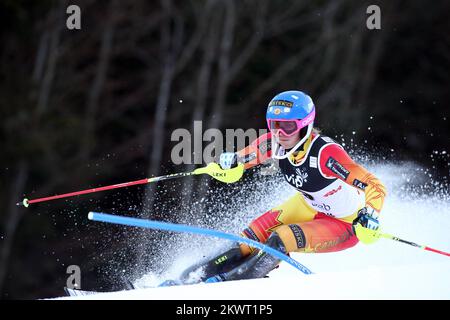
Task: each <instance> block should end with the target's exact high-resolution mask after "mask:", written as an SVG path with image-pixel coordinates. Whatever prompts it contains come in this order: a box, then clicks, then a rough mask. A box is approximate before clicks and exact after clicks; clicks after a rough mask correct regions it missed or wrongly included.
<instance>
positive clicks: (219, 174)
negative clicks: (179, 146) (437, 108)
mask: <svg viewBox="0 0 450 320" xmlns="http://www.w3.org/2000/svg"><path fill="white" fill-rule="evenodd" d="M243 173H244V165H243V164H239V165H238V166H237V167H234V168H232V169H228V170H223V169H222V168H221V167H220V166H219V165H218V164H217V163H215V162H211V163H209V164H208V165H207V166H206V167H201V168H197V169H195V170H194V171H191V172H181V173H174V174H168V175H165V176H159V177H153V178H147V179H141V180H136V181H130V182H124V183H119V184H113V185H109V186H105V187H99V188H92V189H86V190H81V191H75V192H70V193H64V194H60V195H55V196H50V197H44V198H37V199H32V200H29V199H27V198H24V199H23V200H22V201H21V202H18V203H17V205H18V206H20V205H22V206H24V207H26V208H28V207H29V205H30V204H33V203H38V202H45V201H50V200H55V199H62V198H68V197H73V196H78V195H82V194H88V193H94V192H100V191H105V190H111V189H117V188H124V187H129V186H135V185H140V184H147V183H151V182H158V181H163V180H169V179H176V178H182V177H188V176H192V175H199V174H207V175H210V176H211V177H213V178H214V179H216V180H219V181H221V182H225V183H233V182H236V181H238V180H239V179H240V178H241V177H242V174H243Z"/></svg>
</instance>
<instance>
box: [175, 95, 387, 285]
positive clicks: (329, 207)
mask: <svg viewBox="0 0 450 320" xmlns="http://www.w3.org/2000/svg"><path fill="white" fill-rule="evenodd" d="M266 118H267V125H268V127H269V130H270V132H269V133H267V134H264V135H262V136H260V137H259V138H258V139H256V140H255V141H254V142H252V143H251V144H250V145H249V146H247V147H246V148H244V149H243V150H241V151H238V152H237V153H229V152H226V153H223V154H222V155H221V156H220V161H219V162H220V166H221V167H222V169H230V168H232V167H234V166H236V165H237V164H238V163H244V167H245V168H246V169H248V168H251V167H253V166H255V165H258V164H261V163H263V162H265V161H266V160H269V159H270V158H271V157H272V158H275V159H277V160H279V167H280V169H281V172H282V174H283V175H284V178H285V180H286V181H287V182H288V183H289V184H290V185H291V186H292V187H294V188H295V189H296V190H297V191H298V192H297V193H296V194H295V195H294V196H292V197H291V198H290V199H288V200H287V201H285V202H284V203H282V204H281V205H280V206H278V207H275V208H273V209H271V210H269V211H267V212H266V213H264V214H262V215H261V216H260V217H258V218H256V219H255V220H254V221H253V222H251V223H250V225H249V227H248V228H246V229H245V230H244V231H243V232H242V235H243V236H244V237H247V238H249V239H252V240H255V241H259V242H262V243H265V244H266V245H268V246H270V247H271V248H273V249H276V250H278V251H281V252H283V253H285V254H288V253H289V252H304V253H324V252H335V251H340V250H345V249H348V248H351V247H353V246H354V245H356V244H357V243H358V237H357V236H356V234H355V229H354V227H355V226H356V225H357V224H360V225H362V226H363V227H366V228H369V229H373V230H376V229H378V227H379V222H378V215H379V213H380V211H381V209H382V207H383V202H384V198H385V196H386V189H385V187H384V186H383V184H382V183H381V182H380V180H379V179H378V178H377V177H375V176H374V175H373V174H371V173H370V172H368V171H367V170H366V169H364V168H363V167H362V166H361V165H359V164H357V163H355V162H354V161H353V160H352V159H351V158H350V156H349V155H348V154H347V153H346V152H345V150H344V149H343V147H342V146H341V145H339V144H338V143H336V142H335V141H334V140H333V139H331V138H329V137H327V136H324V135H321V134H320V132H319V130H317V129H315V128H314V127H313V123H314V118H315V106H314V103H313V101H312V99H311V98H310V97H309V96H308V95H307V94H305V93H303V92H301V91H286V92H282V93H280V94H278V95H276V96H275V97H274V98H273V99H272V100H271V101H270V103H269V105H268V107H267V114H266ZM279 263H280V260H279V259H278V258H276V257H273V256H272V255H270V254H267V253H265V252H263V251H260V250H257V249H254V248H251V247H249V246H248V245H246V244H238V243H236V244H234V245H233V247H232V248H231V249H229V250H228V251H226V252H224V253H222V254H220V255H218V256H216V257H214V258H213V259H211V260H209V261H206V262H201V263H199V264H197V265H194V266H192V267H190V268H189V269H187V270H186V271H185V272H183V274H182V275H181V277H180V279H179V281H178V284H179V283H186V282H188V281H189V277H190V275H191V274H192V272H195V273H196V274H198V271H199V270H200V268H201V270H200V271H201V272H200V273H201V274H202V277H201V279H200V280H201V281H205V282H217V281H228V280H240V279H251V278H262V277H265V276H266V275H267V274H268V273H269V272H270V271H271V270H273V269H274V268H276V267H277V266H278V264H279ZM171 284H174V283H171Z"/></svg>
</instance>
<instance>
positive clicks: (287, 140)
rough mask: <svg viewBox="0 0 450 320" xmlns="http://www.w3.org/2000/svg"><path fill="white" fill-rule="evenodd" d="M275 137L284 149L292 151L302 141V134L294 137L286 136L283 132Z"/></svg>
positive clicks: (279, 132)
mask: <svg viewBox="0 0 450 320" xmlns="http://www.w3.org/2000/svg"><path fill="white" fill-rule="evenodd" d="M275 137H276V139H277V140H278V143H279V144H280V145H281V146H282V147H283V148H284V149H291V148H293V147H295V145H296V144H297V143H298V142H299V141H300V132H297V133H296V134H293V135H292V136H286V135H284V134H283V132H281V131H278V132H277V133H276V135H275Z"/></svg>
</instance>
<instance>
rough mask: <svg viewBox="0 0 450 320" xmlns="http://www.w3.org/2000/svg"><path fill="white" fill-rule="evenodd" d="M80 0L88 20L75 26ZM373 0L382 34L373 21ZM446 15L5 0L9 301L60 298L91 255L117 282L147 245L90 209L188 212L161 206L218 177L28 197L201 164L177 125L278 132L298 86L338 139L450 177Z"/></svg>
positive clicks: (205, 1) (245, 4)
mask: <svg viewBox="0 0 450 320" xmlns="http://www.w3.org/2000/svg"><path fill="white" fill-rule="evenodd" d="M70 4H76V5H78V6H79V7H80V8H81V27H82V28H81V30H68V29H67V28H66V19H67V17H68V16H69V15H68V14H67V13H66V8H67V6H68V5H70ZM371 4H377V5H379V6H380V8H381V30H368V29H367V27H366V19H367V17H368V14H367V13H366V9H367V7H368V5H371ZM449 12H450V2H449V1H438V0H436V1H392V0H389V1H388V0H386V1H351V0H329V1H320V0H317V1H300V0H296V1H288V0H242V1H237V0H198V1H196V0H186V1H175V0H160V1H119V0H111V1H93V0H85V1H70V2H69V1H50V0H42V1H20V0H2V1H0V39H1V41H0V43H1V50H0V107H1V109H0V117H1V131H0V137H1V138H0V139H1V157H0V174H1V180H0V204H1V210H0V294H1V297H2V298H3V299H27V298H42V297H51V296H56V295H62V293H63V291H62V288H63V286H64V285H65V283H66V278H67V276H68V275H67V274H66V268H67V266H68V265H71V264H78V265H82V266H83V271H84V272H85V273H83V282H82V283H84V284H85V285H86V287H89V286H91V287H92V288H95V287H97V288H98V287H99V286H103V287H104V288H105V289H110V288H112V286H113V285H112V284H111V283H110V282H108V279H105V272H104V269H105V268H108V267H107V266H108V264H109V263H110V262H111V261H113V260H114V261H119V263H118V265H119V266H122V265H123V266H127V268H132V267H130V266H133V265H134V266H138V265H139V259H143V257H144V258H145V256H143V255H142V254H136V252H133V250H132V248H131V249H130V248H129V246H128V247H127V248H126V249H123V243H124V239H130V241H136V248H137V247H139V248H141V250H142V245H144V246H145V245H147V244H146V243H143V244H142V243H141V244H138V243H137V242H138V241H137V240H136V239H134V238H133V237H132V235H133V233H128V234H125V235H124V234H123V231H122V230H123V228H120V227H117V228H116V227H108V228H105V229H102V230H103V231H101V232H99V231H98V229H96V228H95V227H93V226H92V224H90V223H88V222H86V215H87V212H88V211H90V210H99V211H105V212H121V213H124V214H130V215H133V214H135V213H139V214H140V215H141V216H145V217H152V218H167V219H168V220H172V221H174V220H176V217H175V216H171V215H170V214H166V215H165V216H162V215H161V214H160V215H158V212H156V213H155V210H154V209H155V208H156V206H157V203H162V202H165V203H167V206H166V208H172V209H173V210H175V209H174V208H179V206H178V203H177V201H178V200H177V201H174V200H173V199H174V197H173V194H175V193H176V194H178V195H181V196H182V198H181V200H179V201H182V202H183V203H184V204H185V205H187V206H188V205H189V203H190V201H193V200H194V199H195V198H196V197H198V196H199V194H200V195H201V194H202V192H204V190H205V183H208V182H205V181H203V183H197V182H200V180H198V179H196V180H194V179H186V180H184V181H182V182H180V183H177V184H173V185H171V188H170V190H169V191H168V192H165V193H164V194H161V193H157V192H156V191H157V190H156V189H155V186H148V187H133V188H128V189H126V190H118V191H113V192H106V193H102V194H96V195H88V196H82V197H79V198H75V199H69V200H59V201H53V202H48V203H42V204H36V205H34V206H33V205H32V206H30V208H28V209H25V208H23V207H17V206H16V202H18V201H20V200H21V199H23V197H24V196H26V197H29V198H30V199H32V198H36V197H42V196H46V195H53V194H58V193H64V192H69V191H75V190H80V189H85V188H91V187H96V186H101V185H107V184H112V183H119V182H125V181H131V180H136V179H141V178H145V177H150V176H156V175H160V174H167V173H172V172H181V171H185V170H191V169H192V168H193V166H190V165H178V166H176V165H173V164H172V162H171V159H170V152H171V148H172V147H173V146H174V142H171V141H170V136H171V133H172V132H173V130H175V129H177V128H186V129H188V130H192V125H193V121H194V120H202V121H203V122H202V124H203V130H206V129H208V128H220V129H222V130H224V129H225V128H243V129H248V128H265V110H266V105H267V103H268V102H269V101H270V99H271V98H272V97H273V96H274V95H275V94H277V93H279V92H281V91H284V90H290V89H294V90H302V91H305V92H307V93H308V94H310V95H311V97H312V98H313V100H314V101H315V104H316V107H317V126H319V127H320V128H321V129H322V130H323V131H324V132H325V133H326V134H328V135H330V136H332V137H337V138H338V141H339V139H340V138H343V139H345V138H347V139H353V143H354V144H356V145H360V146H363V147H364V149H365V150H367V151H369V152H372V153H373V154H374V155H377V156H380V155H381V156H386V157H388V158H389V159H390V160H391V161H402V160H411V161H415V162H418V163H421V164H423V165H424V166H426V167H427V168H430V170H432V171H433V174H435V175H436V176H437V177H440V178H442V179H443V180H444V181H447V180H446V179H447V177H448V175H449V164H448V163H449V158H448V151H449V150H448V147H449V145H450V144H449V133H450V126H449V116H450V112H449V109H450V108H449V106H448V101H449V99H450V90H449V89H450V72H449V71H450V36H449V35H450V19H449ZM211 183H212V187H214V186H216V184H214V182H211ZM198 186H200V187H198ZM201 186H203V189H202V187H201ZM236 196H238V194H237V195H236ZM156 211H157V210H156ZM166 212H170V210H167V211H166ZM173 212H175V211H173ZM198 216H199V217H200V218H201V216H202V213H201V212H199V213H198ZM131 238H133V239H131ZM140 239H142V238H140ZM150 240H151V239H150ZM105 244H108V245H105ZM117 252H120V254H117ZM168 254H170V253H168ZM134 271H135V272H136V270H134ZM137 272H139V270H138V271H137ZM118 273H120V272H118V271H117V268H112V269H111V270H109V273H108V272H107V274H108V276H109V277H111V278H117V277H118V276H119V275H118Z"/></svg>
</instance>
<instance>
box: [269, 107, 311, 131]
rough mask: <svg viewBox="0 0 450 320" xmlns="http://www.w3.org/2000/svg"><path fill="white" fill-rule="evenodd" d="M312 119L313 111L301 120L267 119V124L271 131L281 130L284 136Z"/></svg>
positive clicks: (309, 122) (299, 128)
mask: <svg viewBox="0 0 450 320" xmlns="http://www.w3.org/2000/svg"><path fill="white" fill-rule="evenodd" d="M313 121H314V112H312V113H310V114H309V115H308V116H307V117H306V118H304V119H301V120H284V119H267V126H268V127H269V129H270V130H272V131H278V130H279V131H281V133H282V134H283V135H285V136H288V137H290V136H292V135H294V134H296V133H297V132H299V131H300V130H301V129H303V128H304V127H307V126H308V125H309V124H311V123H312V122H313Z"/></svg>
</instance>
